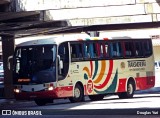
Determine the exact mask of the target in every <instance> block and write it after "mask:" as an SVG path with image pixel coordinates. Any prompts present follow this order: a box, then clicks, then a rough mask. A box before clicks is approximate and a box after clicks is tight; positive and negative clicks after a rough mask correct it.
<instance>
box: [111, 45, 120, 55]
mask: <svg viewBox="0 0 160 118" xmlns="http://www.w3.org/2000/svg"><path fill="white" fill-rule="evenodd" d="M111 54H112V56H113V57H122V46H121V43H120V42H112V43H111Z"/></svg>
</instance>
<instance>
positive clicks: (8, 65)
mask: <svg viewBox="0 0 160 118" xmlns="http://www.w3.org/2000/svg"><path fill="white" fill-rule="evenodd" d="M12 58H13V56H9V57H8V60H7V67H8V69H9V70H10V69H11V63H10V60H11V59H12Z"/></svg>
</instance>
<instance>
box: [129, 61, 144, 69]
mask: <svg viewBox="0 0 160 118" xmlns="http://www.w3.org/2000/svg"><path fill="white" fill-rule="evenodd" d="M145 66H146V61H145V60H132V61H128V67H129V68H132V67H145Z"/></svg>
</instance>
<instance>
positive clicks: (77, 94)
mask: <svg viewBox="0 0 160 118" xmlns="http://www.w3.org/2000/svg"><path fill="white" fill-rule="evenodd" d="M69 100H70V102H72V103H75V102H82V101H84V92H83V88H82V86H81V85H80V84H76V86H75V88H74V96H73V97H70V98H69Z"/></svg>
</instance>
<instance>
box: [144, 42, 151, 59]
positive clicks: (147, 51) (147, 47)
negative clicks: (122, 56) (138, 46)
mask: <svg viewBox="0 0 160 118" xmlns="http://www.w3.org/2000/svg"><path fill="white" fill-rule="evenodd" d="M143 46H144V55H145V56H150V55H151V54H152V46H151V43H150V42H149V41H144V42H143Z"/></svg>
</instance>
